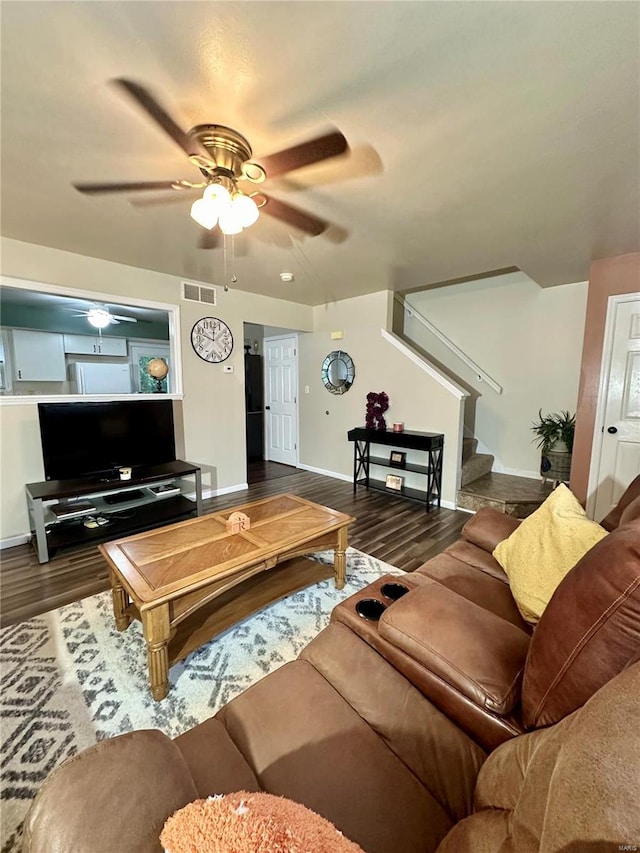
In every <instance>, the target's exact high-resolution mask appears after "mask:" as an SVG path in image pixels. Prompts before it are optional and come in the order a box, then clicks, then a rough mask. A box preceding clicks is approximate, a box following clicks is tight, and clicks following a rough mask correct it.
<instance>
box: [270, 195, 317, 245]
mask: <svg viewBox="0 0 640 853" xmlns="http://www.w3.org/2000/svg"><path fill="white" fill-rule="evenodd" d="M260 195H262V196H264V198H265V199H266V203H265V205H264V207H263V208H261V209H262V210H263V211H264V212H265V213H268V214H269V216H274V217H275V218H276V219H281V220H282V221H283V222H286V223H287V224H288V225H293V226H294V228H298V229H300V231H304V232H305V233H306V234H311V236H313V237H317V236H318V235H319V234H322V233H323V231H326V230H327V228H328V227H329V225H330V223H329V222H325V221H324V219H320V218H319V217H317V216H314V215H313V214H312V213H307V212H306V211H304V210H300V208H299V207H293V206H292V205H290V204H285V203H284V202H283V201H278V199H277V198H273V196H269V195H266V194H265V193H260Z"/></svg>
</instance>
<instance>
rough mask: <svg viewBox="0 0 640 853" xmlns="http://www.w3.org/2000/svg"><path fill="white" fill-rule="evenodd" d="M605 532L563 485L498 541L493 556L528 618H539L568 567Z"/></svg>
mask: <svg viewBox="0 0 640 853" xmlns="http://www.w3.org/2000/svg"><path fill="white" fill-rule="evenodd" d="M606 535H607V531H606V530H605V529H604V528H603V527H600V525H599V524H596V522H595V521H591V520H590V519H588V518H587V515H586V513H585V511H584V510H583V508H582V507H581V506H580V504H579V502H578V499H577V498H576V497H575V495H574V494H573V493H572V492H571V491H570V490H569V489H568V488H567V487H566V486H565V485H564V484H561V485H559V486H558V487H557V488H556V489H554V490H553V491H552V492H551V494H550V495H549V497H548V498H547V499H546V500H545V502H544V503H543V504H542V505H541V506H540V507H538V509H537V510H536V511H535V512H534V513H533V514H532V515H530V516H529V517H528V518H525V519H524V521H522V523H521V524H520V526H519V527H518V528H517V529H516V530H515V531H514V532H513V533H512V534H511V536H509V537H508V538H507V539H504V540H503V541H502V542H500V543H499V545H498V546H497V547H496V549H495V550H494V552H493V556H494V557H495V559H496V560H497V561H498V562H499V563H500V565H501V566H502V568H503V569H504V570H505V572H506V573H507V576H508V578H509V585H510V587H511V593H512V595H513V597H514V599H515V601H516V604H517V605H518V609H519V610H520V613H521V614H522V617H523V618H524V619H526V620H527V622H532V623H535V622H537V621H538V619H539V618H540V617H541V616H542V613H543V611H544V609H545V607H546V606H547V604H548V603H549V601H550V599H551V596H552V595H553V593H554V592H555V590H556V587H557V586H558V584H559V583H560V581H561V580H562V579H563V578H564V576H565V575H566V574H567V572H568V571H569V570H570V569H572V568H573V567H574V566H575V564H576V563H577V562H578V560H580V559H581V558H582V557H583V556H584V555H585V554H586V553H587V551H589V550H590V549H591V548H592V547H593V546H594V545H595V544H596V543H597V542H599V541H600V540H601V539H603V538H604V537H605V536H606Z"/></svg>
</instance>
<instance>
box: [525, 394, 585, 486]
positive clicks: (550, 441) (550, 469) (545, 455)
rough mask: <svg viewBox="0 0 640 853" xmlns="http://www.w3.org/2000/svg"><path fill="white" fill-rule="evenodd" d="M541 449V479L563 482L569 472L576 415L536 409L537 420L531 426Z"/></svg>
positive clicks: (566, 479)
mask: <svg viewBox="0 0 640 853" xmlns="http://www.w3.org/2000/svg"><path fill="white" fill-rule="evenodd" d="M531 429H532V430H533V433H534V435H535V438H534V439H533V441H536V440H537V442H538V447H539V448H540V450H541V456H540V475H541V476H542V477H543V479H545V480H546V479H549V480H555V481H557V482H564V481H568V480H569V475H570V473H571V454H572V451H573V437H574V435H575V431H576V416H575V414H574V415H571V414H570V413H569V412H568V411H562V412H560V413H559V414H558V413H557V412H554V413H552V414H549V415H543V414H542V409H539V411H538V421H537V422H536V423H534V424H533V425H532V427H531Z"/></svg>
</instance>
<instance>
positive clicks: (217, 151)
mask: <svg viewBox="0 0 640 853" xmlns="http://www.w3.org/2000/svg"><path fill="white" fill-rule="evenodd" d="M113 83H114V84H115V85H116V86H117V87H118V88H120V89H121V90H123V91H124V92H126V93H127V94H128V95H129V96H130V97H131V98H133V100H134V101H135V102H136V103H137V104H138V105H139V106H140V107H142V109H143V110H144V111H145V112H146V113H147V115H149V116H150V117H151V118H152V119H153V120H154V121H155V122H156V124H158V125H159V126H160V127H161V128H162V129H163V130H164V131H165V133H167V134H168V135H169V136H170V137H171V139H173V141H174V142H175V143H176V144H177V145H179V146H180V148H182V150H183V151H184V152H185V154H186V155H187V157H188V158H189V160H190V162H191V163H192V164H193V165H194V166H195V167H196V168H198V169H199V170H200V173H201V175H202V180H199V181H197V182H192V181H186V180H182V179H179V180H173V181H171V180H169V181H137V182H129V183H78V184H74V187H75V188H76V189H77V190H79V191H80V192H82V193H88V194H99V193H117V192H148V191H157V190H165V191H166V190H175V191H178V192H184V191H193V190H203V194H202V197H201V198H199V199H197V200H196V201H195V202H194V204H193V206H192V211H191V215H192V217H193V218H194V219H195V220H196V221H197V222H198V223H199V224H200V225H202V227H203V228H206V229H207V230H208V231H209V232H210V233H209V234H207V235H204V236H205V237H207V238H208V239H207V241H206V242H205V243H204V245H205V246H207V247H212V246H213V245H215V242H216V240H215V233H216V232H213V231H212V229H213V228H214V227H215V226H216V224H217V225H219V228H220V232H222V234H238V233H239V232H240V231H242V230H243V228H246V227H248V226H249V225H251V224H253V222H255V220H256V219H257V218H258V209H263V210H264V212H265V213H266V214H268V215H269V216H273V217H275V218H276V219H280V220H282V221H283V222H286V223H287V224H288V225H291V226H293V227H294V228H298V229H299V230H300V231H303V232H305V233H306V234H309V235H311V236H317V235H319V234H322V233H323V231H325V230H326V229H327V228H328V227H329V225H330V223H329V222H327V221H325V220H323V219H320V218H319V217H317V216H315V215H314V214H311V213H308V212H307V211H304V210H301V209H300V208H297V207H294V206H293V205H290V204H286V203H285V202H283V201H279V200H278V199H275V198H273V196H270V195H267V194H266V193H264V192H262V191H257V192H248V193H247V192H245V191H243V189H242V188H240V186H239V184H240V183H242V182H247V183H248V184H261V183H262V182H263V181H264V180H265V179H266V178H276V177H279V176H281V175H285V174H287V173H288V172H291V171H293V170H294V169H300V168H302V167H303V166H310V165H312V164H314V163H319V162H321V161H322V160H327V159H329V158H331V157H336V156H337V155H339V154H344V153H345V152H346V151H348V150H349V146H348V144H347V140H346V139H345V137H344V136H343V135H342V133H340V131H338V130H334V131H331V132H329V133H325V134H323V135H322V136H318V137H316V138H315V139H310V140H308V141H307V142H303V143H301V144H300V145H294V146H292V147H291V148H285V149H284V150H282V151H278V152H277V153H275V154H270V155H268V156H266V157H261V158H259V159H258V160H253V159H252V157H253V152H252V150H251V146H250V144H249V142H248V140H247V139H245V137H244V136H242V134H240V133H238V132H237V131H236V130H233V129H232V128H230V127H225V126H224V125H219V124H199V125H196V126H195V127H192V128H191V129H190V130H187V131H183V130H182V129H181V128H180V127H179V126H178V125H177V124H176V122H175V121H174V120H173V119H172V118H171V116H170V115H169V114H168V113H167V112H166V110H164V108H163V107H162V106H161V105H160V104H159V103H158V101H157V100H156V99H155V98H154V97H153V95H151V93H150V92H148V91H147V90H146V89H145V88H144V87H143V86H141V85H140V84H139V83H135V82H133V81H131V80H126V79H124V78H118V79H116V80H114V81H113ZM220 232H218V233H220ZM211 238H213V239H211Z"/></svg>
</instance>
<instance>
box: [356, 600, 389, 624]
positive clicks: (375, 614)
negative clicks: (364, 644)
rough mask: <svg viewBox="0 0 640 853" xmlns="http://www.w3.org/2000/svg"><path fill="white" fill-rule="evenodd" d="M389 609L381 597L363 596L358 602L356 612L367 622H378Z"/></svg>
mask: <svg viewBox="0 0 640 853" xmlns="http://www.w3.org/2000/svg"><path fill="white" fill-rule="evenodd" d="M386 609H387V605H386V604H385V603H384V602H383V601H380V599H379V598H362V599H361V600H360V601H358V603H357V604H356V613H357V614H358V616H362V618H363V619H366V620H367V622H377V621H378V619H379V618H380V617H381V616H382V614H383V613H384V611H385V610H386Z"/></svg>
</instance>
